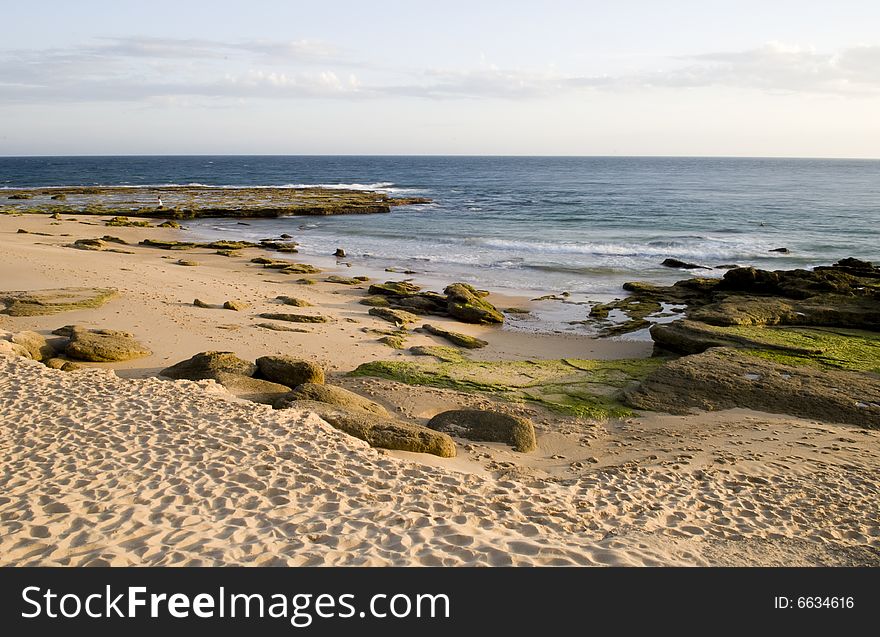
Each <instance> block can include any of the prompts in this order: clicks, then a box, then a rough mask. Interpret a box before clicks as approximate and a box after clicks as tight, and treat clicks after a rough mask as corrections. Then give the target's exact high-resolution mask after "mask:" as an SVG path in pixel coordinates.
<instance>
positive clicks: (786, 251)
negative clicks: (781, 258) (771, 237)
mask: <svg viewBox="0 0 880 637" xmlns="http://www.w3.org/2000/svg"><path fill="white" fill-rule="evenodd" d="M768 252H779V253H780V254H788V253H789V252H791V250H789V249H788V248H773V249H772V250H768Z"/></svg>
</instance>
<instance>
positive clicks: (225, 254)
mask: <svg viewBox="0 0 880 637" xmlns="http://www.w3.org/2000/svg"><path fill="white" fill-rule="evenodd" d="M215 254H219V255H220V256H221V257H237V256H238V255H240V254H241V250H217V252H216V253H215Z"/></svg>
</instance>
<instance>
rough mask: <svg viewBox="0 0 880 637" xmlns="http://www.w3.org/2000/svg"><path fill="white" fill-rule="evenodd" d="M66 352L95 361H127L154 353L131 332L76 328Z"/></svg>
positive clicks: (69, 354)
mask: <svg viewBox="0 0 880 637" xmlns="http://www.w3.org/2000/svg"><path fill="white" fill-rule="evenodd" d="M64 353H65V354H66V355H67V356H68V357H69V358H74V359H76V360H80V361H91V362H95V363H111V362H116V361H127V360H131V359H133V358H143V357H144V356H149V355H150V354H152V352H151V351H150V350H149V349H147V348H146V347H145V346H144V345H142V344H141V343H139V342H138V341H136V340H135V339H134V338H133V337H132V335H131V334H129V333H127V332H117V331H115V330H88V331H87V330H74V331H73V333H72V334H71V336H70V341H68V343H67V347H66V348H65V349H64Z"/></svg>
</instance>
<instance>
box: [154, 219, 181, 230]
mask: <svg viewBox="0 0 880 637" xmlns="http://www.w3.org/2000/svg"><path fill="white" fill-rule="evenodd" d="M156 227H157V228H174V229H175V230H180V224H179V223H177V222H176V221H174V220H173V219H168V220H167V221H163V222H162V223H160V224H159V225H158V226H156Z"/></svg>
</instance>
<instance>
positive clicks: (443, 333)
mask: <svg viewBox="0 0 880 637" xmlns="http://www.w3.org/2000/svg"><path fill="white" fill-rule="evenodd" d="M422 330H424V331H425V332H428V333H429V334H433V335H434V336H439V337H441V338H445V339H446V340H447V341H449V342H450V343H454V344H455V345H458V346H459V347H464V348H465V349H480V348H481V347H486V345H488V344H489V342H488V341H484V340H482V339H479V338H477V337H475V336H468V335H467V334H462V333H460V332H452V331H450V330H447V329H445V328H443V327H438V326H435V325H430V324H429V323H425V324H424V325H422Z"/></svg>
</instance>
